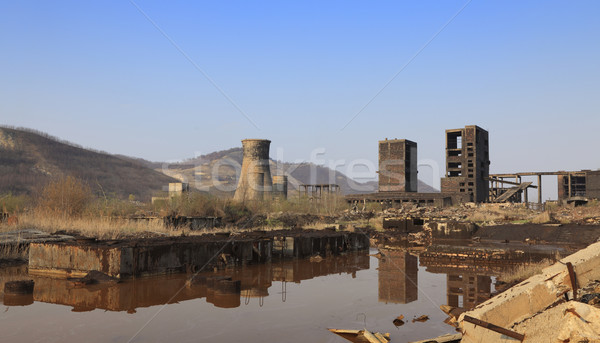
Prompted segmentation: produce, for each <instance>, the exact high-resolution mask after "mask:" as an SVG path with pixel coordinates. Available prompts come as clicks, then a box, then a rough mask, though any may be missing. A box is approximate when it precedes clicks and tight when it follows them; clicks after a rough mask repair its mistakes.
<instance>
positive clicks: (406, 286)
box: [378, 250, 419, 304]
mask: <svg viewBox="0 0 600 343" xmlns="http://www.w3.org/2000/svg"><path fill="white" fill-rule="evenodd" d="M382 254H383V256H382V257H381V258H380V259H379V273H378V278H379V302H385V303H393V304H408V303H410V302H413V301H415V300H417V298H418V288H419V287H418V258H417V256H415V255H412V254H410V253H408V252H406V251H401V250H382Z"/></svg>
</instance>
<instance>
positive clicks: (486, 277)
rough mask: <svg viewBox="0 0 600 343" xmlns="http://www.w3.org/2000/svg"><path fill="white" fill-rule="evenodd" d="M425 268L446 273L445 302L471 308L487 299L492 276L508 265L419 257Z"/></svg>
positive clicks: (490, 288)
mask: <svg viewBox="0 0 600 343" xmlns="http://www.w3.org/2000/svg"><path fill="white" fill-rule="evenodd" d="M420 263H421V265H422V266H425V267H426V270H427V271H428V272H430V273H435V274H446V302H447V305H450V306H453V307H462V308H466V309H471V308H473V307H475V306H477V305H479V304H480V303H482V302H484V301H486V300H488V299H489V298H490V296H491V291H492V276H493V275H498V274H499V273H500V272H501V271H502V270H504V269H505V268H507V267H508V265H507V266H501V265H498V264H495V265H489V264H486V263H484V262H483V261H479V262H475V261H461V262H457V261H450V260H449V259H441V258H433V259H432V258H421V260H420Z"/></svg>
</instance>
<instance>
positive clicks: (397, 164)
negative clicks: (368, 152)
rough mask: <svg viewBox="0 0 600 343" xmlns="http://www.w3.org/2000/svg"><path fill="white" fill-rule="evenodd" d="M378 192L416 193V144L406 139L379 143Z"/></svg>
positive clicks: (386, 140)
mask: <svg viewBox="0 0 600 343" xmlns="http://www.w3.org/2000/svg"><path fill="white" fill-rule="evenodd" d="M378 173H379V191H380V192H416V191H417V184H418V181H417V143H415V142H413V141H409V140H407V139H392V140H388V139H385V140H383V141H379V172H378Z"/></svg>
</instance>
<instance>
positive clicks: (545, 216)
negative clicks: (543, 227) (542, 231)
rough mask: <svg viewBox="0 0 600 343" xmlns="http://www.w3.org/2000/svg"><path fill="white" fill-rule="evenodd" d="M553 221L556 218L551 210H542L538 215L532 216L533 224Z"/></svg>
mask: <svg viewBox="0 0 600 343" xmlns="http://www.w3.org/2000/svg"><path fill="white" fill-rule="evenodd" d="M553 221H554V218H553V217H552V213H550V212H549V211H546V212H542V213H540V214H538V215H537V216H535V217H533V218H531V223H533V224H547V223H552V222H553Z"/></svg>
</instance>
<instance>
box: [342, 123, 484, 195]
mask: <svg viewBox="0 0 600 343" xmlns="http://www.w3.org/2000/svg"><path fill="white" fill-rule="evenodd" d="M488 145H489V142H488V132H487V131H486V130H484V129H482V128H480V127H478V126H475V125H471V126H466V127H465V128H463V129H454V130H446V175H445V177H443V178H442V180H441V188H442V189H441V192H440V193H418V191H417V185H418V179H417V166H418V165H417V164H418V162H417V143H415V142H412V141H409V140H406V139H394V140H387V139H386V140H383V141H379V172H378V173H379V191H378V192H377V193H370V194H350V195H348V196H346V201H348V202H349V203H354V204H359V203H363V204H364V203H366V202H379V203H382V204H383V203H387V204H389V206H397V205H400V204H404V203H413V204H419V205H423V206H437V207H445V206H451V205H455V204H458V203H462V202H469V201H474V202H486V201H488V194H489V165H490V156H489V148H488Z"/></svg>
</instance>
